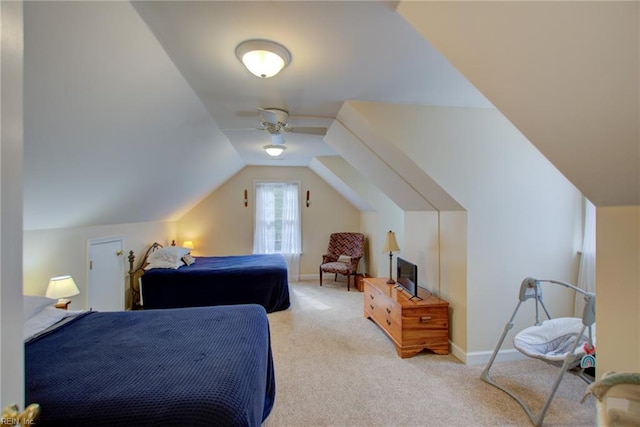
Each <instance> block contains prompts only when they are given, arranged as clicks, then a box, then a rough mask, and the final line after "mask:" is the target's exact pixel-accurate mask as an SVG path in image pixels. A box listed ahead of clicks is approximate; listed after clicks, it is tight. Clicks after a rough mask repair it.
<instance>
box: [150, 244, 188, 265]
mask: <svg viewBox="0 0 640 427" xmlns="http://www.w3.org/2000/svg"><path fill="white" fill-rule="evenodd" d="M190 251H191V249H188V248H183V247H181V246H169V247H167V248H160V249H158V250H156V251H153V252H151V253H150V254H149V256H148V257H147V262H148V263H149V265H147V266H146V267H145V268H144V269H145V270H151V269H152V268H173V269H176V268H178V267H180V266H181V265H184V263H183V261H182V257H183V256H185V255H187V254H188V253H189V252H190Z"/></svg>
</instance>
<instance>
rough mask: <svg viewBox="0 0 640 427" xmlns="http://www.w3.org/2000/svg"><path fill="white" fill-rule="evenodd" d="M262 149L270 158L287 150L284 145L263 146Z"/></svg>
mask: <svg viewBox="0 0 640 427" xmlns="http://www.w3.org/2000/svg"><path fill="white" fill-rule="evenodd" d="M263 148H264V151H266V152H267V154H268V155H270V156H271V157H278V156H279V155H280V154H282V153H283V152H284V150H286V149H287V147H285V146H284V145H275V144H271V145H265V146H264V147H263Z"/></svg>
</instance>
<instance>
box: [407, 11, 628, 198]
mask: <svg viewBox="0 0 640 427" xmlns="http://www.w3.org/2000/svg"><path fill="white" fill-rule="evenodd" d="M398 11H399V12H400V14H401V15H403V16H404V17H405V18H406V19H407V21H408V22H410V23H411V24H412V25H413V26H414V27H415V28H416V29H417V30H418V31H419V32H420V33H421V34H422V35H423V36H424V37H425V39H427V40H428V41H429V42H430V43H431V44H432V45H433V46H434V47H435V48H437V49H438V51H440V52H441V53H442V54H443V55H444V56H445V57H446V58H447V59H448V60H449V61H450V62H451V63H452V64H453V65H454V66H455V67H456V68H457V69H459V70H460V71H461V72H462V73H463V74H464V75H465V76H466V77H467V78H468V79H469V81H471V82H472V83H473V84H474V85H475V86H476V87H478V88H479V89H480V90H481V91H482V92H483V93H484V94H485V95H486V96H487V98H488V99H490V100H491V102H492V103H493V104H494V105H495V106H496V108H497V109H498V110H500V112H502V113H503V114H504V116H505V117H507V118H508V119H509V120H510V121H511V122H512V123H513V124H514V125H515V126H516V127H517V128H518V129H519V130H520V132H522V134H523V135H524V136H525V137H527V139H528V140H529V141H531V143H532V144H533V145H535V146H536V147H537V148H538V149H539V150H540V151H541V152H542V154H543V155H544V156H545V157H547V158H548V159H549V160H550V161H551V162H552V163H553V164H554V165H555V166H556V167H557V168H558V169H559V170H560V171H561V172H562V173H563V174H564V175H565V176H566V177H567V178H568V179H569V180H570V181H571V182H572V183H573V184H574V185H575V186H576V187H577V188H578V189H579V190H580V191H581V192H582V193H583V194H584V195H585V196H586V197H587V198H589V199H590V200H591V201H592V202H593V203H594V204H596V205H599V206H612V205H639V204H640V140H639V136H640V134H639V128H640V126H639V123H640V120H639V117H640V111H639V101H638V100H639V99H640V87H639V81H640V78H639V75H640V72H639V54H640V38H639V37H640V36H639V34H640V32H639V21H640V3H639V2H637V1H633V2H626V1H614V2H607V1H600V2H589V1H586V2H585V1H581V2H555V1H550V2H413V1H407V2H401V3H400V5H399V6H398Z"/></svg>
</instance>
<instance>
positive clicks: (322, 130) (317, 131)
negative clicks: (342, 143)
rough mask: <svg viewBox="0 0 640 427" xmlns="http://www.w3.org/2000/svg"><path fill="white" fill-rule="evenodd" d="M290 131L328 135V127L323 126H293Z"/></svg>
mask: <svg viewBox="0 0 640 427" xmlns="http://www.w3.org/2000/svg"><path fill="white" fill-rule="evenodd" d="M289 132H291V133H304V134H307V135H321V136H322V135H326V134H327V128H323V127H292V128H290V130H289Z"/></svg>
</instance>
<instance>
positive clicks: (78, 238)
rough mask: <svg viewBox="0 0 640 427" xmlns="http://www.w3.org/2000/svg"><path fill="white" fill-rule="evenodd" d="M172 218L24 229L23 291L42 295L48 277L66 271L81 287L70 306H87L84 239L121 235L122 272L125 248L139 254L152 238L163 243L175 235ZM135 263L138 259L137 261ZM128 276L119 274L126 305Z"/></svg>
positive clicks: (126, 269) (166, 242)
mask: <svg viewBox="0 0 640 427" xmlns="http://www.w3.org/2000/svg"><path fill="white" fill-rule="evenodd" d="M175 229H176V225H175V222H145V223H135V224H118V225H103V226H95V227H78V228H61V229H51V230H25V231H24V257H23V258H24V266H23V268H24V293H25V294H27V295H44V293H45V291H46V289H47V284H48V283H49V279H50V278H51V277H54V276H61V275H66V274H69V275H71V276H72V277H73V279H74V281H75V282H76V284H77V285H78V289H80V294H79V295H77V296H75V297H72V298H71V300H72V302H71V306H70V307H71V308H74V309H85V308H87V307H88V306H87V296H88V292H87V279H88V261H87V242H88V240H89V239H98V238H104V237H122V238H123V239H124V243H125V248H126V253H125V254H123V256H122V262H123V263H124V264H125V272H128V271H129V263H128V259H127V257H128V252H129V251H130V250H133V251H134V254H136V255H138V254H140V253H141V252H142V251H143V250H144V249H145V248H146V247H148V246H149V245H150V244H152V243H153V242H159V243H161V244H163V245H167V244H169V243H171V240H172V239H175V238H176V234H175ZM136 265H137V262H136ZM128 285H129V283H128V280H127V277H123V278H122V292H124V293H125V305H126V306H127V307H128V306H129V304H130V299H129V297H130V295H129V292H128Z"/></svg>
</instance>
